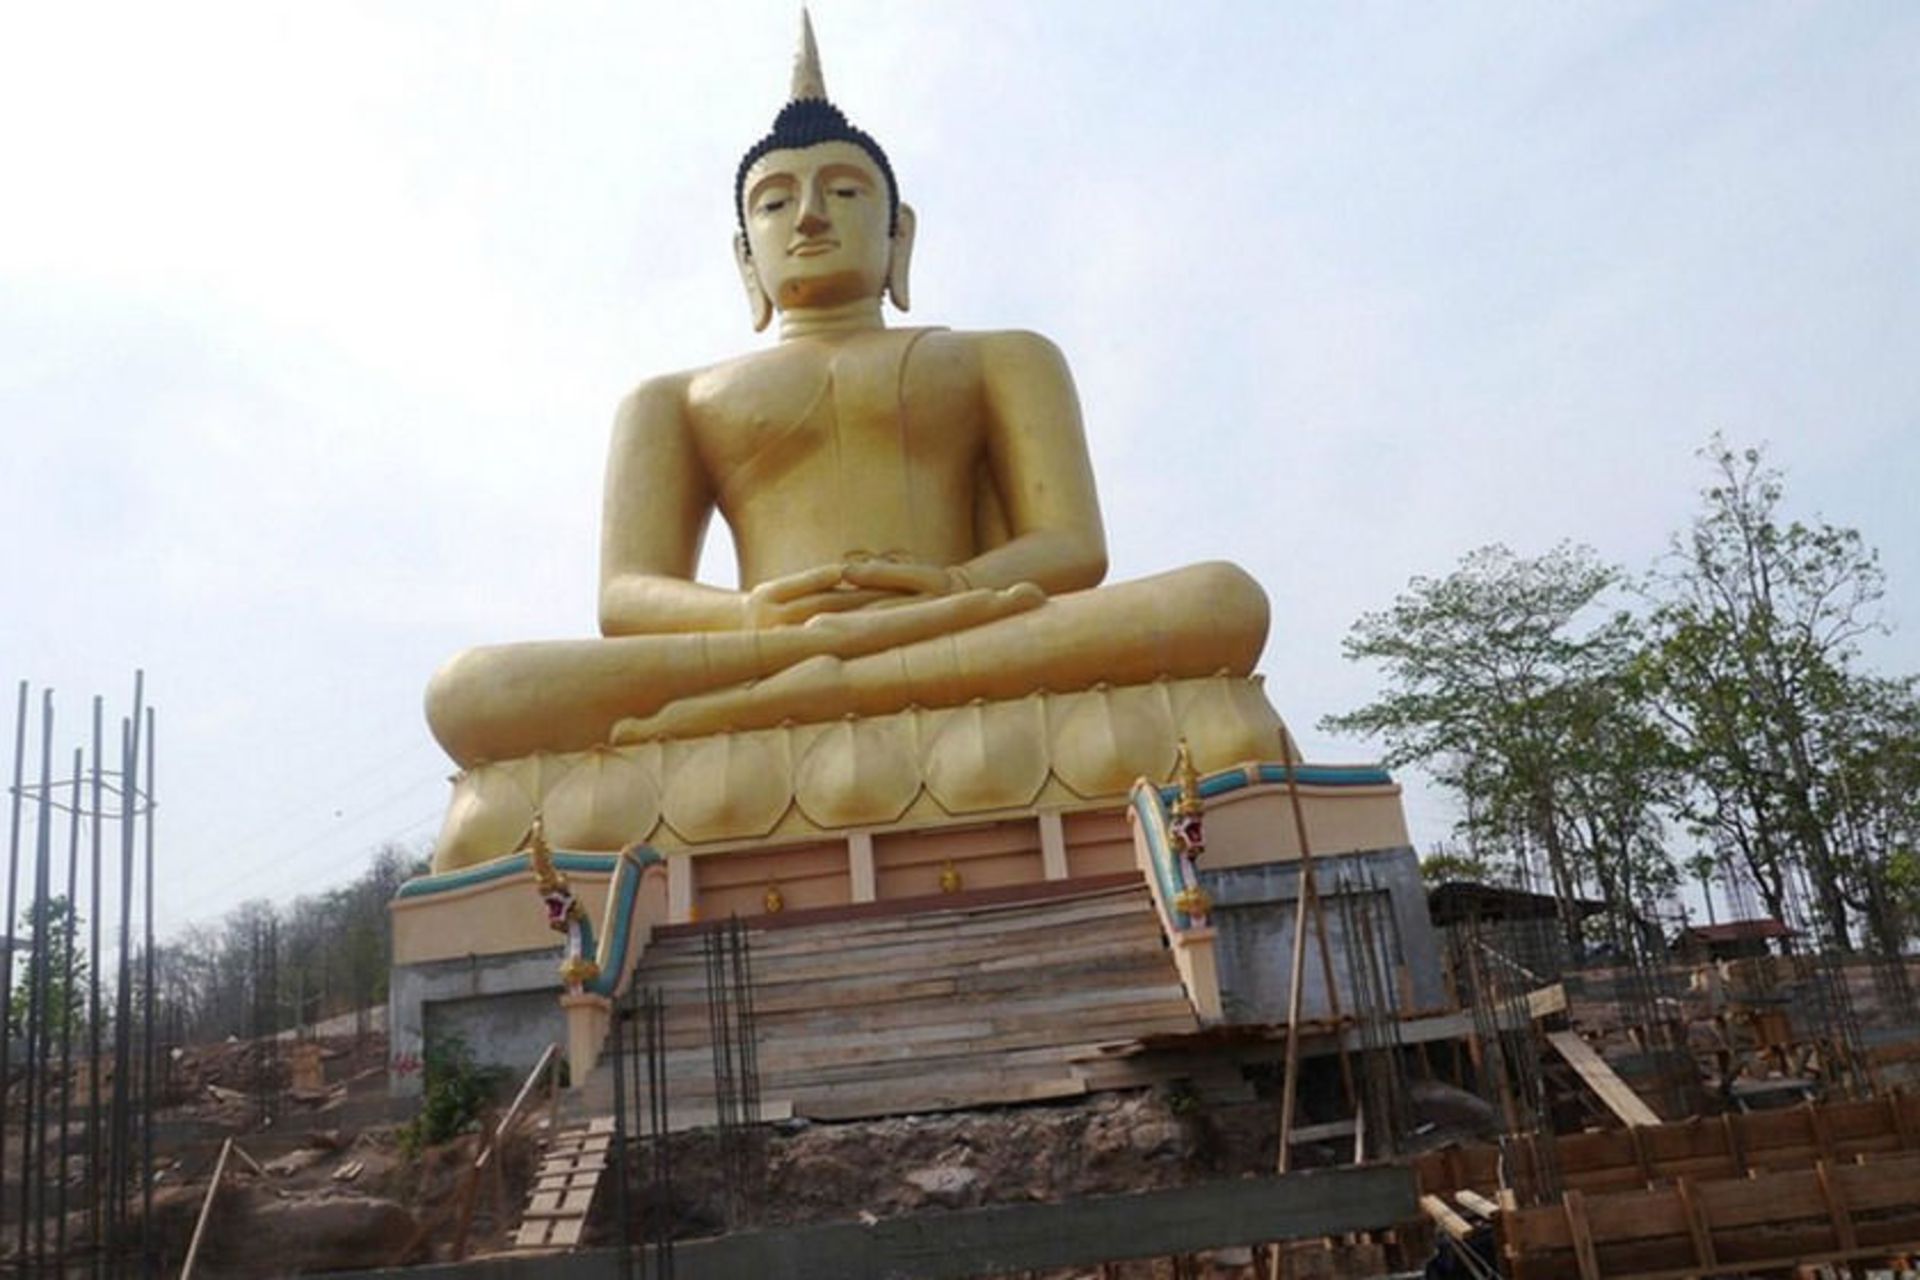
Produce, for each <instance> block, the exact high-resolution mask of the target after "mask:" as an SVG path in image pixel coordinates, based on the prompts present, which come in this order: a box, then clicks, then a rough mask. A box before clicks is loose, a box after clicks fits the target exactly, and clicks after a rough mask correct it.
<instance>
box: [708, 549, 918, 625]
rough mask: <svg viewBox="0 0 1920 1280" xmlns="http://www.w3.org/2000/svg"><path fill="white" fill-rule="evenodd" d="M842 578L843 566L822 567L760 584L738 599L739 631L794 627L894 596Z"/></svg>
mask: <svg viewBox="0 0 1920 1280" xmlns="http://www.w3.org/2000/svg"><path fill="white" fill-rule="evenodd" d="M845 575H846V566H845V565H840V564H823V565H816V566H815V567H813V568H811V569H802V570H800V571H799V572H798V573H789V574H786V575H785V576H783V577H779V578H770V579H768V580H767V581H765V582H762V583H761V584H759V585H758V586H756V587H754V588H753V589H752V590H750V591H748V592H747V593H746V594H745V595H743V596H742V597H741V598H740V608H741V629H742V630H745V631H764V630H767V629H768V628H770V627H789V626H797V625H798V624H800V623H802V622H805V621H807V620H808V619H809V618H815V617H819V616H820V615H822V614H828V613H840V612H843V611H844V610H848V609H861V608H865V607H866V606H867V605H870V604H874V603H876V602H877V601H880V600H884V599H887V598H888V597H889V596H890V595H892V594H894V593H893V592H890V591H886V590H874V589H869V588H865V587H861V586H859V585H857V584H855V583H851V582H848V581H847V580H846V576H845Z"/></svg>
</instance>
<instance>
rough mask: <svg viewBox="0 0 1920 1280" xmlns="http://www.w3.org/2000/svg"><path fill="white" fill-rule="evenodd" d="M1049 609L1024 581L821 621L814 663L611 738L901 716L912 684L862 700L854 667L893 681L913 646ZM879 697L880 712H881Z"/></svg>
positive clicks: (639, 722) (619, 741)
mask: <svg viewBox="0 0 1920 1280" xmlns="http://www.w3.org/2000/svg"><path fill="white" fill-rule="evenodd" d="M1045 603H1046V593H1045V592H1043V591H1041V590H1040V588H1038V587H1036V586H1034V585H1033V584H1031V583H1025V582H1023V583H1018V584H1016V585H1014V586H1011V587H1008V588H1006V589H1005V590H998V591H996V590H991V589H986V588H981V589H976V590H972V591H963V592H959V593H957V594H955V595H951V596H943V597H939V598H936V599H931V600H921V601H914V602H912V603H908V604H901V605H897V606H893V607H890V608H886V607H883V608H874V609H864V610H858V611H854V612H849V613H829V614H821V615H820V616H819V617H816V618H813V619H811V620H809V621H808V622H806V623H805V624H803V625H802V626H801V627H799V628H797V630H798V631H799V632H801V633H804V635H805V636H806V638H808V639H810V640H812V641H814V642H815V643H816V644H817V645H818V646H819V649H820V650H821V651H820V652H818V653H816V654H814V655H813V656H812V657H809V658H806V659H803V660H802V661H800V662H797V663H795V664H794V665H793V666H790V667H788V668H786V669H785V670H783V671H778V672H775V673H774V674H773V675H770V676H767V677H765V678H764V679H761V680H756V681H753V682H751V683H749V684H744V685H740V686H738V687H735V688H731V689H716V690H714V691H712V692H710V693H698V694H691V695H689V696H687V697H683V698H677V699H675V700H674V701H672V702H669V703H668V704H667V705H666V706H664V707H662V708H660V709H659V710H658V711H656V712H654V713H653V714H651V715H647V716H629V717H626V718H624V719H622V720H619V721H617V722H616V723H615V724H614V726H613V732H612V734H611V735H610V736H611V739H612V741H613V743H614V745H616V746H630V745H632V744H634V743H638V742H653V741H658V740H660V739H664V738H684V737H694V736H698V735H701V734H707V733H721V732H727V731H731V730H735V729H749V728H755V727H759V726H762V725H770V724H780V723H782V722H785V721H800V722H812V721H821V720H834V719H838V718H839V717H841V716H843V715H848V714H853V713H859V714H867V715H872V714H877V713H883V712H886V711H895V710H899V709H900V708H901V707H904V706H906V705H907V704H908V703H909V702H913V701H915V700H916V699H915V697H914V690H913V688H912V682H911V681H910V680H900V679H893V680H888V681H885V682H883V683H884V686H885V688H886V689H888V690H890V691H891V693H892V694H893V695H897V696H892V697H889V695H888V693H885V692H881V691H880V690H876V689H873V688H871V687H869V688H868V689H867V693H868V696H867V697H866V698H856V696H855V691H854V689H853V688H852V687H851V685H850V681H849V678H848V670H847V668H848V664H849V663H859V664H861V666H860V668H859V669H860V670H861V671H864V672H868V673H869V675H870V674H871V670H872V664H874V663H883V664H886V668H887V670H888V672H889V674H894V673H901V672H904V670H905V667H904V665H897V664H895V663H893V662H892V661H891V658H892V656H893V655H897V654H899V653H900V652H901V651H902V650H904V649H906V647H907V646H909V645H912V644H916V643H919V642H921V641H927V640H938V639H940V638H941V637H943V636H952V635H957V634H959V633H962V632H967V631H971V630H972V629H973V628H976V627H981V626H984V625H986V624H988V623H992V622H997V621H999V620H1001V619H1003V618H1009V617H1012V616H1013V615H1015V614H1020V613H1027V612H1029V611H1031V610H1033V609H1036V608H1038V607H1040V606H1041V605H1043V604H1045ZM876 693H877V694H878V695H879V702H880V705H873V704H874V702H875V697H874V696H873V695H875V694H876ZM895 704H897V705H895Z"/></svg>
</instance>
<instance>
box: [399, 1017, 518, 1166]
mask: <svg viewBox="0 0 1920 1280" xmlns="http://www.w3.org/2000/svg"><path fill="white" fill-rule="evenodd" d="M505 1078H506V1072H504V1071H502V1070H501V1069H500V1068H498V1067H478V1066H475V1065H474V1061H473V1054H472V1053H471V1052H470V1051H469V1050H468V1048H467V1043H466V1041H465V1040H462V1039H461V1038H460V1037H459V1036H451V1035H450V1036H447V1037H445V1038H444V1039H442V1040H441V1041H440V1042H439V1043H437V1044H435V1045H434V1046H433V1047H432V1048H430V1049H429V1050H428V1051H427V1067H426V1075H425V1092H424V1094H423V1096H422V1098H421V1101H420V1113H419V1114H418V1115H416V1116H415V1117H414V1118H413V1119H411V1120H409V1121H408V1122H407V1123H406V1124H404V1125H402V1126H401V1127H400V1132H399V1139H400V1149H401V1150H402V1151H403V1152H405V1153H406V1155H407V1156H408V1157H409V1158H412V1157H415V1156H418V1155H419V1154H420V1153H421V1152H422V1151H424V1150H425V1149H426V1148H428V1147H432V1146H438V1145H439V1144H440V1143H442V1142H447V1141H449V1140H451V1139H452V1138H454V1137H455V1136H457V1135H458V1134H461V1133H464V1132H466V1130H467V1129H468V1128H469V1127H471V1126H472V1125H473V1124H475V1123H476V1122H477V1121H478V1120H479V1119H480V1115H481V1113H482V1112H483V1111H485V1110H486V1107H487V1104H488V1103H490V1102H491V1101H493V1096H494V1094H495V1093H496V1092H497V1091H498V1090H499V1087H500V1084H501V1082H502V1081H503V1080H504V1079H505Z"/></svg>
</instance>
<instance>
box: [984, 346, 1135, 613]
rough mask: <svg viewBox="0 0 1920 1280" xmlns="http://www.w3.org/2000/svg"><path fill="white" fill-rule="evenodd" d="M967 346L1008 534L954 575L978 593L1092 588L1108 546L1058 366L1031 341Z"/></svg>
mask: <svg viewBox="0 0 1920 1280" xmlns="http://www.w3.org/2000/svg"><path fill="white" fill-rule="evenodd" d="M976 341H977V342H978V348H977V350H978V357H979V360H980V372H981V382H982V387H983V390H984V392H985V399H986V409H987V416H988V428H987V429H988V461H989V464H990V465H991V467H992V468H993V477H994V483H995V486H996V488H997V489H998V490H999V493H1000V498H1001V501H1002V503H1003V504H1004V505H1005V507H1006V514H1007V522H1008V524H1009V526H1010V527H1011V529H1012V533H1013V536H1012V537H1011V538H1010V539H1009V540H1008V541H1007V542H1006V543H1004V544H1002V545H1001V546H998V547H995V548H994V549H993V550H991V551H987V552H984V553H982V554H980V555H978V556H976V557H974V558H973V559H972V560H969V561H968V562H967V563H966V564H964V565H962V566H960V568H961V571H962V573H963V574H964V575H965V576H966V578H967V579H968V581H970V582H972V583H974V584H975V585H977V586H983V587H1005V586H1011V585H1012V584H1014V583H1016V582H1031V583H1033V584H1034V585H1036V586H1038V587H1040V588H1041V589H1042V590H1044V591H1045V592H1046V593H1047V594H1048V595H1061V594H1064V593H1066V592H1069V591H1079V590H1083V589H1085V588H1087V587H1093V586H1097V585H1099V583H1100V580H1101V579H1102V578H1104V577H1105V576H1106V572H1107V539H1106V532H1105V530H1104V528H1103V527H1102V525H1101V522H1100V500H1099V498H1098V497H1097V496H1096V495H1095V493H1094V487H1093V464H1092V462H1091V461H1090V460H1089V458H1088V457H1087V440H1086V433H1085V430H1084V429H1083V428H1082V426H1081V423H1080V399H1079V397H1078V396H1077V395H1076V394H1075V393H1074V389H1073V375H1072V374H1071V373H1070V372H1068V370H1067V362H1066V359H1065V358H1064V357H1063V356H1062V355H1061V354H1060V350H1059V348H1057V347H1055V346H1054V345H1053V343H1051V342H1049V341H1048V340H1047V339H1045V338H1043V337H1041V336H1040V335H1039V334H1034V333H1020V332H1008V333H986V334H981V335H979V337H978V338H977V340H976Z"/></svg>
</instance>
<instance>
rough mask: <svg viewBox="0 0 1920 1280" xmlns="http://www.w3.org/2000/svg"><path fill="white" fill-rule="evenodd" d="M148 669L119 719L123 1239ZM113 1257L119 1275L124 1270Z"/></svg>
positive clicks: (117, 1182) (117, 1205)
mask: <svg viewBox="0 0 1920 1280" xmlns="http://www.w3.org/2000/svg"><path fill="white" fill-rule="evenodd" d="M145 676H146V673H145V672H142V671H135V672H134V673H133V714H132V715H131V716H129V717H127V718H126V719H124V720H122V721H121V722H120V724H121V729H120V741H121V753H120V755H121V764H120V955H119V977H118V981H117V983H116V987H117V989H116V990H115V992H114V1019H113V1144H112V1145H113V1154H114V1159H113V1189H112V1194H113V1204H114V1209H115V1212H114V1214H113V1226H114V1232H113V1234H114V1238H115V1239H119V1238H121V1237H122V1235H123V1232H124V1230H125V1227H126V1225H127V1216H128V1214H129V1212H130V1210H131V1202H130V1197H129V1196H128V1194H127V1191H128V1186H127V1180H128V1178H129V1177H130V1176H131V1175H132V1173H133V1169H132V1164H133V1151H132V1149H131V1146H132V1144H131V1142H130V1141H129V1139H130V1138H131V1136H132V1129H133V1125H132V1119H133V1117H132V1113H131V1110H130V1104H131V1102H132V1098H131V1096H130V1093H131V1087H132V1084H133V1080H132V1075H133V1044H132V1038H133V1037H132V1033H133V836H134V832H133V824H134V819H135V816H136V814H137V812H138V804H139V787H138V786H137V785H136V783H137V781H138V779H139V777H140V730H141V727H142V722H143V720H144V719H145V715H144V698H143V695H144V692H145V690H144V684H145ZM120 1261H121V1259H120V1257H119V1254H118V1253H117V1252H116V1253H115V1255H114V1273H115V1274H116V1275H118V1274H119V1273H120Z"/></svg>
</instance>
